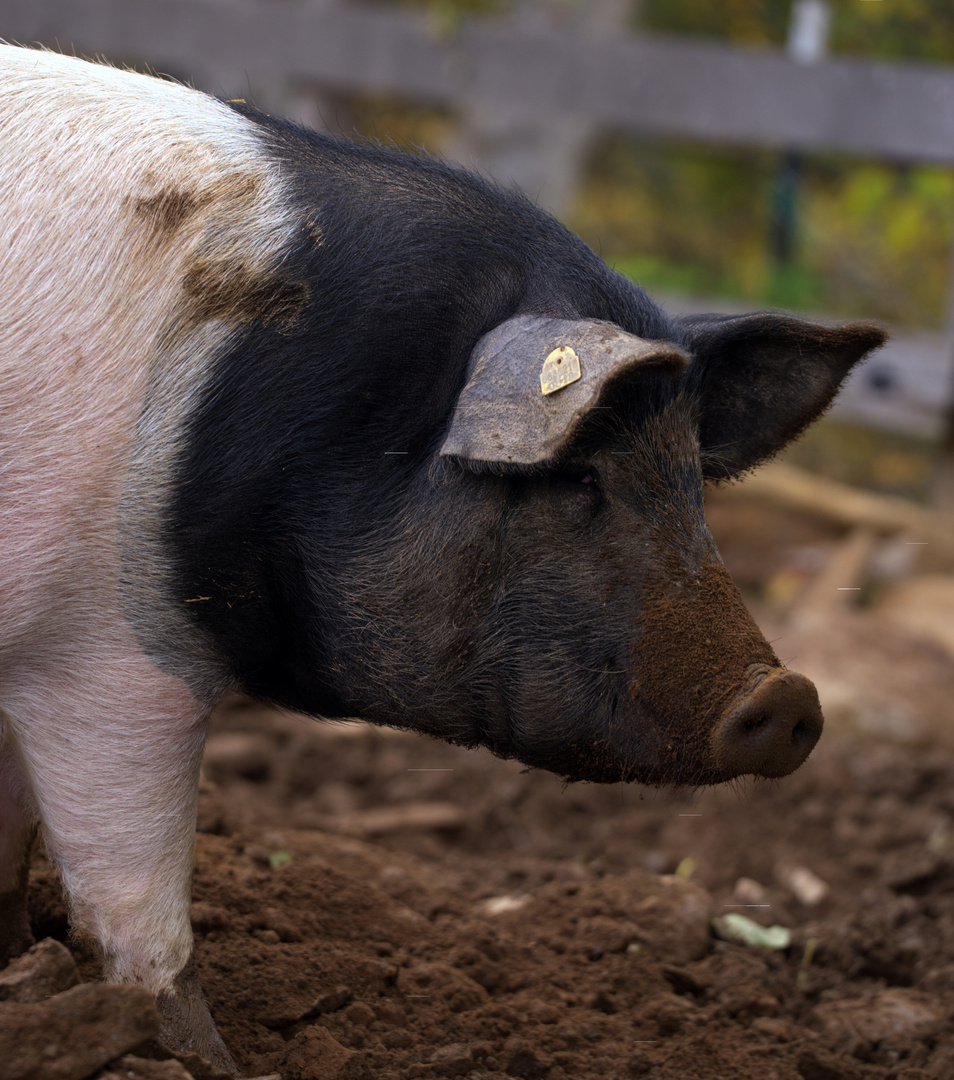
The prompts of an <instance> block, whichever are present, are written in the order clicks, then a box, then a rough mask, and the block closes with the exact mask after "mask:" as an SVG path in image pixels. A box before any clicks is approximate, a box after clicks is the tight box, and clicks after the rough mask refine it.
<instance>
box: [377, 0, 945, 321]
mask: <svg viewBox="0 0 954 1080" xmlns="http://www.w3.org/2000/svg"><path fill="white" fill-rule="evenodd" d="M391 2H392V3H396V4H402V5H416V6H418V7H424V8H426V9H427V11H428V13H429V18H430V20H431V24H432V27H433V29H434V32H435V33H438V34H445V33H446V34H451V33H453V32H454V31H455V30H456V29H457V28H458V26H459V25H460V22H461V21H462V20H464V19H467V18H472V17H487V16H491V17H493V16H506V15H508V14H509V13H511V12H512V11H513V10H514V9H515V8H516V7H518V6H522V7H527V6H533V4H534V3H535V4H536V5H537V6H540V7H543V8H546V9H547V10H549V11H551V12H554V13H556V14H557V15H559V14H560V13H561V12H562V13H569V12H573V13H574V14H575V15H576V17H577V18H579V16H580V15H584V17H585V12H586V5H587V0H391ZM624 2H625V0H624ZM831 7H832V29H831V43H830V50H831V52H832V53H834V54H849V53H850V54H855V55H864V56H869V57H877V58H884V59H907V60H920V61H932V62H941V63H954V0H831ZM791 10H792V0H721V2H720V3H713V2H712V0H632V11H633V21H634V24H638V26H636V25H634V28H642V29H645V30H648V31H652V32H659V33H672V34H685V35H692V36H697V37H708V38H715V39H723V40H731V41H734V42H740V43H746V44H749V45H752V46H756V47H757V46H765V47H771V48H780V47H782V46H783V45H784V42H785V38H786V35H787V32H788V25H789V19H790V16H791ZM359 113H360V120H359V126H360V128H361V130H363V131H364V132H366V133H367V134H371V135H374V136H377V137H384V138H392V139H394V141H396V142H399V143H402V144H407V143H410V144H416V145H424V146H427V147H429V148H431V149H438V150H439V148H440V146H441V145H442V141H443V137H444V136H446V133H447V130H448V126H449V125H450V124H451V123H452V122H453V120H452V116H451V115H450V114H449V113H447V112H444V113H438V112H437V111H436V110H430V111H428V110H426V109H410V110H408V109H402V108H401V107H399V106H396V105H394V104H393V103H391V104H389V103H387V102H386V101H385V100H384V99H373V100H371V99H367V100H365V101H364V103H363V105H362V107H361V108H360V110H359ZM781 160H782V155H781V154H780V153H779V152H775V151H768V150H764V151H763V150H753V149H740V148H731V147H716V146H705V145H701V144H687V143H680V142H678V141H676V140H667V139H661V138H637V137H634V136H629V135H625V134H620V133H607V134H604V135H603V136H601V137H600V138H599V140H598V141H597V143H596V145H595V146H594V147H593V150H592V153H591V155H590V159H589V161H588V165H587V169H586V178H585V181H584V183H583V185H582V188H581V190H580V192H579V197H578V199H577V202H576V205H575V206H574V207H573V209H572V210H571V212H570V213H569V214H568V215H567V216H568V224H569V225H570V226H571V227H572V228H574V229H575V230H576V231H578V232H579V233H580V234H581V235H582V236H583V237H584V238H585V239H586V240H587V241H588V242H589V243H590V244H592V245H593V246H594V247H595V248H596V249H597V250H599V251H600V253H601V254H602V255H603V256H604V258H606V259H607V260H608V261H609V262H611V263H613V264H614V265H616V266H617V267H618V268H619V269H621V270H622V271H623V272H624V273H627V274H629V275H630V276H631V277H633V278H634V279H635V280H637V281H639V282H640V283H641V284H643V285H644V286H646V287H647V288H649V289H650V290H652V289H662V290H669V291H678V292H690V293H697V294H704V295H707V296H713V297H717V296H722V297H729V298H733V299H737V300H739V301H742V302H745V303H751V304H756V305H772V306H779V307H791V308H797V309H803V310H806V309H807V310H822V311H829V312H832V313H835V314H840V315H857V316H868V317H876V318H882V319H886V320H888V321H890V322H893V323H900V324H909V325H918V326H925V327H938V326H941V325H943V324H944V323H945V321H946V319H947V309H948V306H949V304H950V297H951V294H952V291H954V290H952V289H951V286H950V285H949V281H950V277H951V267H952V256H951V250H952V246H954V170H950V169H944V168H938V167H921V166H918V167H910V166H902V165H895V164H890V163H879V162H874V161H866V160H860V159H857V158H851V157H848V156H839V155H837V154H824V155H823V154H814V155H810V156H807V157H804V158H803V166H802V176H801V181H800V184H799V186H798V191H797V198H796V205H795V224H796V231H795V237H794V241H795V243H794V247H795V251H794V256H793V258H792V259H791V260H790V261H789V262H787V263H785V264H784V265H779V264H778V263H777V262H776V260H775V259H774V257H773V254H772V250H771V248H772V243H771V237H772V224H773V222H772V215H773V207H774V205H775V203H776V200H777V184H778V182H779V170H780V165H781Z"/></svg>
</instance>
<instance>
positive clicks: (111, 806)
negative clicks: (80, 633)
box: [4, 627, 236, 1072]
mask: <svg viewBox="0 0 954 1080" xmlns="http://www.w3.org/2000/svg"><path fill="white" fill-rule="evenodd" d="M101 629H102V630H104V631H105V633H103V634H100V635H95V636H96V637H99V638H100V640H99V642H98V643H97V645H98V647H94V649H93V650H90V651H89V652H85V651H84V652H83V653H82V655H76V654H75V653H74V654H73V655H70V656H59V657H57V658H56V659H55V660H53V661H52V662H50V663H49V667H46V665H44V668H43V669H41V670H39V671H38V670H37V669H36V668H35V667H34V668H33V669H32V670H31V671H30V673H29V676H27V677H25V678H23V679H21V681H20V683H19V684H17V683H14V686H13V687H12V689H11V687H10V686H9V685H8V686H7V687H6V688H5V693H4V699H5V705H6V709H7V712H8V715H9V716H10V720H11V726H12V727H13V729H14V733H15V735H16V737H17V739H18V741H19V743H20V746H21V748H22V752H23V758H24V761H25V762H26V764H27V769H28V772H29V778H30V783H31V787H32V789H33V793H34V796H35V799H36V805H37V809H38V811H39V816H40V820H41V822H42V825H43V830H44V835H45V838H46V844H47V847H48V849H49V852H50V854H51V856H52V857H53V859H54V860H55V862H56V864H57V865H58V867H59V869H60V872H61V873H62V876H63V883H64V886H65V888H66V891H67V893H68V896H69V902H70V909H71V919H72V924H73V929H74V932H77V933H79V934H81V935H83V936H86V937H89V938H92V939H93V941H94V942H95V943H96V944H97V945H98V947H99V948H100V949H101V951H102V956H103V964H104V975H105V978H106V979H107V981H110V982H135V983H141V984H142V985H144V986H146V987H147V988H148V989H150V990H151V991H152V992H153V993H154V994H155V995H156V998H157V1001H158V1003H159V1007H160V1011H161V1013H162V1018H163V1031H162V1037H163V1040H164V1041H165V1042H166V1043H167V1045H169V1046H170V1047H171V1048H173V1049H183V1050H191V1051H194V1052H197V1053H199V1054H201V1055H202V1056H203V1057H205V1058H207V1059H208V1060H210V1061H212V1062H213V1063H214V1064H217V1065H219V1066H220V1067H222V1068H226V1069H228V1070H229V1071H232V1072H235V1071H236V1068H235V1064H234V1062H233V1061H232V1059H231V1057H230V1055H229V1053H228V1051H227V1050H226V1048H225V1046H224V1044H223V1042H222V1040H221V1038H220V1037H219V1035H218V1032H217V1031H216V1029H215V1025H214V1023H213V1021H212V1018H211V1016H210V1015H209V1011H208V1007H207V1006H206V1004H205V1001H204V999H203V997H202V993H201V990H200V989H199V984H198V980H197V978H196V975H195V972H194V965H193V964H192V928H191V923H190V904H191V885H192V871H193V866H194V861H195V819H196V800H197V792H198V775H199V764H200V759H201V755H202V746H203V742H204V739H205V729H206V721H207V715H208V709H207V707H205V706H203V705H202V704H200V703H199V702H198V701H196V699H195V698H194V697H193V696H192V694H191V693H189V691H188V690H187V689H186V688H185V686H184V685H183V684H182V683H181V682H180V681H179V680H177V679H175V678H173V677H172V676H170V675H167V674H164V673H162V672H160V671H159V670H158V669H157V668H156V667H155V666H154V665H153V664H152V663H151V662H150V661H149V660H148V659H147V658H146V657H145V656H144V655H143V654H142V652H141V651H139V650H138V648H137V646H136V645H135V644H134V643H133V642H132V641H131V639H129V638H128V635H127V634H126V632H125V631H124V630H122V629H120V628H116V627H113V628H101ZM90 636H93V635H90ZM104 638H105V639H106V640H105V641H104V640H103V639H104ZM89 640H90V638H89V637H87V638H86V643H88V642H89ZM79 651H80V650H79V647H77V652H79Z"/></svg>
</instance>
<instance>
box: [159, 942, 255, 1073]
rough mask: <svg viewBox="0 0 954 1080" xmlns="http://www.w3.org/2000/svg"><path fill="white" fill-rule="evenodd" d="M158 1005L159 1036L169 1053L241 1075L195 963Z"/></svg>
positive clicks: (160, 996)
mask: <svg viewBox="0 0 954 1080" xmlns="http://www.w3.org/2000/svg"><path fill="white" fill-rule="evenodd" d="M156 1004H157V1005H158V1006H159V1015H160V1016H161V1017H162V1030H161V1032H160V1034H159V1037H160V1039H161V1040H162V1041H163V1043H165V1045H166V1046H167V1047H169V1049H170V1050H176V1051H178V1052H180V1053H185V1054H198V1055H199V1057H202V1058H205V1060H206V1061H208V1062H209V1064H210V1065H214V1066H215V1067H216V1068H217V1069H221V1070H222V1071H223V1072H227V1073H229V1074H230V1075H231V1076H241V1075H242V1074H241V1073H240V1072H239V1069H238V1066H237V1065H236V1064H235V1061H234V1060H233V1059H232V1055H231V1054H230V1053H229V1052H228V1049H227V1048H226V1046H225V1043H224V1042H223V1041H222V1036H221V1035H220V1034H219V1033H218V1030H217V1029H216V1026H215V1021H214V1020H213V1019H212V1016H211V1014H210V1012H209V1007H208V1005H206V1003H205V998H204V997H203V995H202V989H201V987H200V986H199V978H198V974H197V972H196V969H195V963H194V961H192V960H190V961H189V963H188V965H187V966H186V968H185V970H184V971H182V972H181V973H180V974H179V976H178V978H177V979H176V982H175V990H174V991H173V993H171V994H160V995H159V996H158V998H157V999H156Z"/></svg>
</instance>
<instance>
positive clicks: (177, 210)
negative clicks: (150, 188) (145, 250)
mask: <svg viewBox="0 0 954 1080" xmlns="http://www.w3.org/2000/svg"><path fill="white" fill-rule="evenodd" d="M208 202H209V197H208V196H201V195H196V194H194V193H193V192H191V191H178V190H176V189H175V188H167V189H166V190H164V191H160V192H157V193H156V194H155V195H150V196H148V197H143V198H141V199H137V200H136V201H135V203H134V212H135V214H136V217H137V218H139V219H140V220H141V221H142V222H144V223H145V224H146V225H147V226H148V228H149V229H150V231H151V232H152V234H153V235H154V236H156V237H172V236H174V235H175V234H176V233H177V232H178V231H179V230H180V229H181V228H182V226H183V225H184V224H185V223H186V222H187V221H188V220H189V218H191V217H192V216H193V215H194V214H195V213H196V212H197V211H198V210H199V209H200V208H201V207H202V206H204V205H206V204H207V203H208Z"/></svg>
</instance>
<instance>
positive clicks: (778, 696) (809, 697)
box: [710, 668, 824, 777]
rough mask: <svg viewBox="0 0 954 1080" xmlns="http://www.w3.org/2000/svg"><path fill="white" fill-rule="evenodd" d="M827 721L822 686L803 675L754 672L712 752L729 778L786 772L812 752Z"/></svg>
mask: <svg viewBox="0 0 954 1080" xmlns="http://www.w3.org/2000/svg"><path fill="white" fill-rule="evenodd" d="M752 683H754V684H755V685H754V686H753V685H752ZM823 723H824V721H823V719H822V712H821V705H820V704H819V701H818V691H817V690H816V689H815V685H814V683H812V682H810V681H809V680H808V679H806V678H805V676H804V675H799V674H798V673H797V672H795V671H788V670H787V669H786V668H770V669H767V670H766V671H765V674H764V675H763V674H762V673H761V672H755V673H754V677H753V679H752V680H751V681H750V685H749V687H747V689H746V691H745V693H744V694H743V695H742V696H741V697H739V698H737V699H736V700H735V701H734V702H733V704H732V705H731V707H730V708H729V709H728V711H727V712H726V713H725V715H724V716H723V717H722V719H721V720H720V721H719V723H718V725H717V726H716V729H715V731H714V732H713V733H712V738H711V744H710V745H711V747H712V753H713V757H714V758H715V760H716V761H718V762H719V764H720V766H721V767H722V768H723V769H724V770H725V773H726V775H727V776H729V777H732V776H745V775H749V774H752V775H755V776H766V777H777V776H786V775H787V774H788V773H790V772H793V771H794V770H795V769H797V768H798V766H799V765H801V763H802V762H803V761H804V760H805V758H807V757H808V755H809V754H810V753H811V751H812V748H813V747H814V746H815V743H817V742H818V738H819V736H820V735H821V732H822V725H823Z"/></svg>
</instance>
